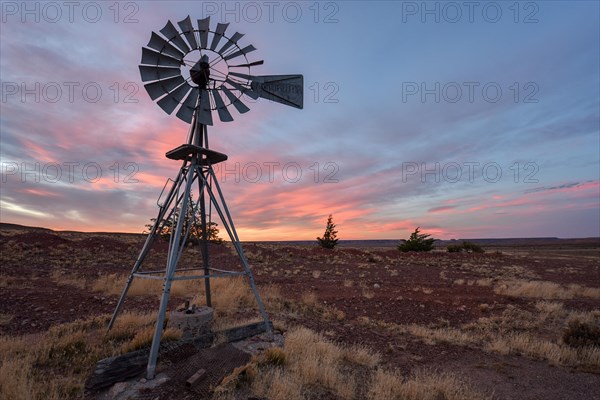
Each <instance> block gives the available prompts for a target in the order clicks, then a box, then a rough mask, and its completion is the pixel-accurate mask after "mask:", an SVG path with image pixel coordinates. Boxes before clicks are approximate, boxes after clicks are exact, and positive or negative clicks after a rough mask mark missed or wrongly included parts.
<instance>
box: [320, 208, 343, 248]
mask: <svg viewBox="0 0 600 400" xmlns="http://www.w3.org/2000/svg"><path fill="white" fill-rule="evenodd" d="M336 235H337V231H336V230H335V224H334V223H333V216H332V215H331V214H329V218H327V226H326V227H325V233H324V234H323V237H322V238H320V237H318V238H317V241H318V242H319V246H321V247H322V248H324V249H333V248H334V247H335V246H337V242H338V240H339V239H337V238H336Z"/></svg>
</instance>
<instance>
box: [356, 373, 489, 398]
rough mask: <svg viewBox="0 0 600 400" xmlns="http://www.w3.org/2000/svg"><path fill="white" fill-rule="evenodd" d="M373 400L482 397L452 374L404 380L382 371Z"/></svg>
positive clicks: (377, 376)
mask: <svg viewBox="0 0 600 400" xmlns="http://www.w3.org/2000/svg"><path fill="white" fill-rule="evenodd" d="M368 397H369V399H373V400H438V399H446V400H477V399H482V400H483V399H485V398H487V397H484V396H483V395H482V394H481V393H478V392H476V391H475V390H474V389H473V388H472V387H471V386H469V385H467V384H465V383H463V382H461V381H460V380H459V379H458V378H456V377H455V376H453V375H450V374H435V373H431V372H420V373H417V374H415V375H414V376H412V377H410V378H403V377H402V376H401V375H400V374H399V373H398V372H396V371H393V372H387V371H384V370H378V371H377V372H376V373H375V375H374V377H373V384H372V386H371V388H370V389H369V395H368Z"/></svg>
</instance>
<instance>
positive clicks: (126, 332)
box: [0, 313, 178, 400]
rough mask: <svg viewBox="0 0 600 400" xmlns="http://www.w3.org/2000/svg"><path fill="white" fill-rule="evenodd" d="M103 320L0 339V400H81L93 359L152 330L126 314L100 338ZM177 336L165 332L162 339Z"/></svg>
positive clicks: (145, 319)
mask: <svg viewBox="0 0 600 400" xmlns="http://www.w3.org/2000/svg"><path fill="white" fill-rule="evenodd" d="M108 319H109V316H108V315H103V316H99V317H94V318H90V319H87V320H78V321H75V322H72V323H68V324H63V325H55V326H53V327H51V328H50V329H49V330H48V331H46V332H43V333H39V334H33V335H25V336H16V337H14V336H13V337H7V336H3V337H0V354H2V358H1V359H0V398H1V399H7V400H8V399H10V400H21V399H22V400H47V399H50V400H54V399H56V400H59V399H60V400H63V399H70V398H75V397H78V396H81V393H82V389H83V382H84V380H85V378H86V377H87V374H88V373H89V368H90V367H91V366H92V365H94V363H96V362H97V361H98V360H100V359H102V358H105V357H109V356H112V355H115V354H119V353H121V352H123V351H124V350H128V349H132V348H135V347H136V346H139V345H140V344H141V343H143V341H144V337H143V335H142V334H140V332H146V331H148V330H150V329H151V328H152V323H153V318H152V316H151V315H149V314H133V313H126V314H123V315H121V318H120V319H119V321H118V322H117V324H116V325H115V327H114V329H113V330H112V331H111V332H110V334H109V335H106V336H105V329H106V324H107V323H108ZM177 335H178V332H175V331H172V332H167V335H166V336H165V338H166V339H167V340H168V339H169V338H173V337H176V336H177Z"/></svg>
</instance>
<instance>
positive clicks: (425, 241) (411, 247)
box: [398, 227, 435, 253]
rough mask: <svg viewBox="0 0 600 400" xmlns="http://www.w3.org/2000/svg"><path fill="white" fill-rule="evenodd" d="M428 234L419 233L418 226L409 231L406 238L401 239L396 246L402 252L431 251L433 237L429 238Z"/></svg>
mask: <svg viewBox="0 0 600 400" xmlns="http://www.w3.org/2000/svg"><path fill="white" fill-rule="evenodd" d="M429 236H431V235H428V234H425V233H419V227H417V229H415V231H414V232H413V233H411V235H410V238H408V240H406V239H402V243H400V245H399V246H398V250H400V251H401V252H403V253H406V252H409V251H431V249H433V242H434V241H435V239H434V238H430V237H429Z"/></svg>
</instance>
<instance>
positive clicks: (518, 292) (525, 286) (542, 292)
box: [494, 280, 600, 300]
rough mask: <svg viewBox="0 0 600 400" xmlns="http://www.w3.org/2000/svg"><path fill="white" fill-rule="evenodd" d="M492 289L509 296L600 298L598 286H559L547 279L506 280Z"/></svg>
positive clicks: (552, 298)
mask: <svg viewBox="0 0 600 400" xmlns="http://www.w3.org/2000/svg"><path fill="white" fill-rule="evenodd" d="M494 291H495V292H496V293H498V294H503V295H506V296H511V297H530V298H539V299H546V300H564V299H574V298H578V297H587V298H591V299H600V289H599V288H590V287H585V286H581V285H576V284H571V285H568V286H561V285H559V284H558V283H554V282H547V281H524V280H514V281H507V282H504V283H502V284H500V285H499V286H498V287H496V288H495V289H494Z"/></svg>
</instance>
